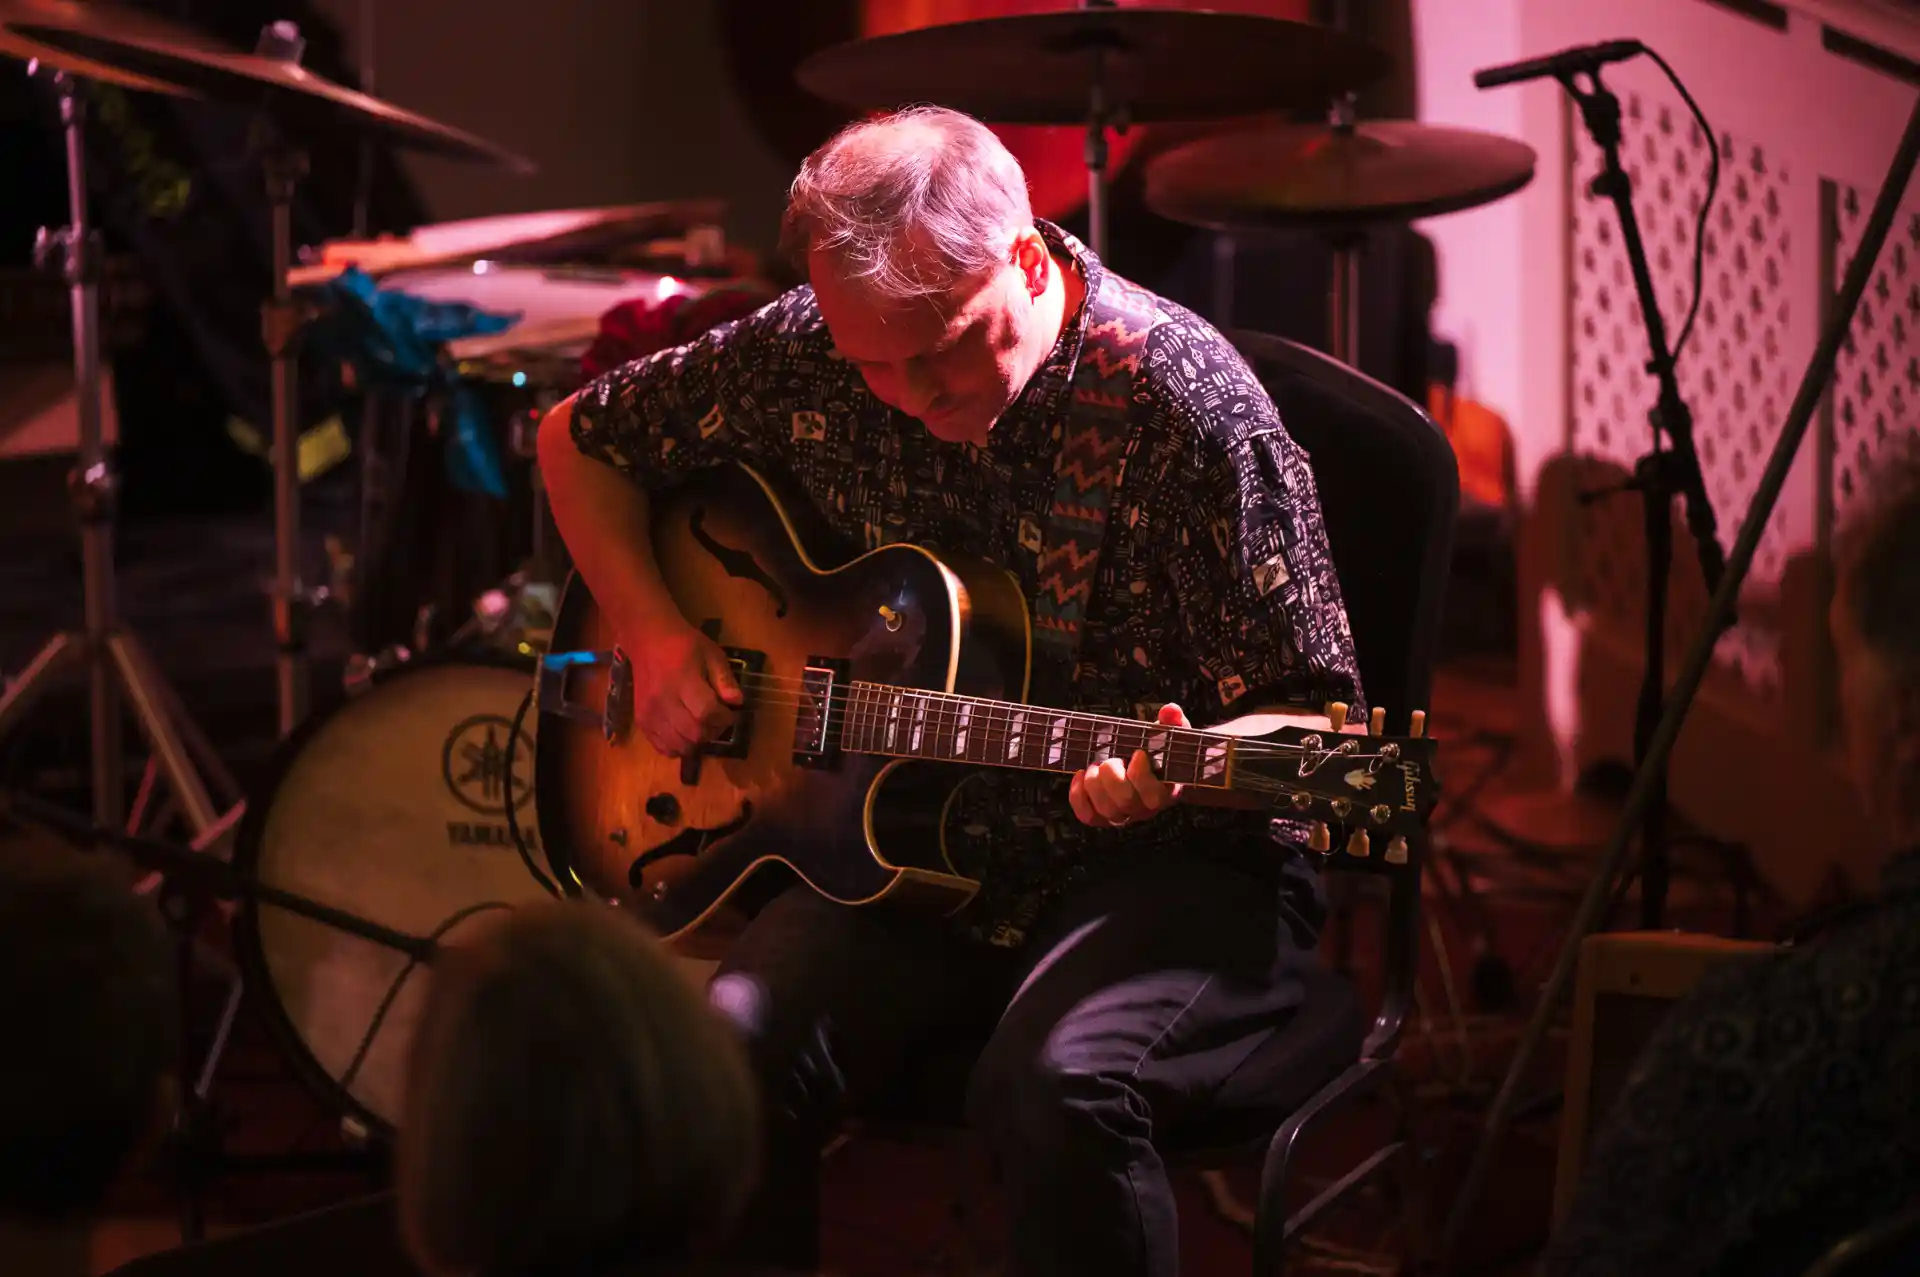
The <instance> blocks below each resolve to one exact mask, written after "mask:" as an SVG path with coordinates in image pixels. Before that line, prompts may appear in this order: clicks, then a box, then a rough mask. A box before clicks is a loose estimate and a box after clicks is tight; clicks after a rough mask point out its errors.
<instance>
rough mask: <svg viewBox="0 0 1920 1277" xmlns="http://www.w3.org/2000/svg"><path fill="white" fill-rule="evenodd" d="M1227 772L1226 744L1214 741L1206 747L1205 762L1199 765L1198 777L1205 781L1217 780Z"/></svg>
mask: <svg viewBox="0 0 1920 1277" xmlns="http://www.w3.org/2000/svg"><path fill="white" fill-rule="evenodd" d="M1226 770H1227V743H1226V742H1225V741H1215V742H1213V743H1212V744H1209V745H1208V746H1207V752H1206V758H1205V761H1204V762H1203V763H1202V764H1201V767H1200V775H1201V777H1202V778H1203V779H1205V780H1218V779H1220V777H1221V776H1223V775H1225V774H1226Z"/></svg>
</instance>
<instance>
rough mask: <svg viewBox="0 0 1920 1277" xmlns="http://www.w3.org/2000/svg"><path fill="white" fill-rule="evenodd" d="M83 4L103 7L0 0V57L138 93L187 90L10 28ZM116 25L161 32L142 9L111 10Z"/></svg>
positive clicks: (65, 14) (66, 13)
mask: <svg viewBox="0 0 1920 1277" xmlns="http://www.w3.org/2000/svg"><path fill="white" fill-rule="evenodd" d="M83 8H97V9H105V8H107V6H105V5H81V4H78V3H76V2H75V0H0V58H18V59H20V61H22V62H38V63H40V64H41V65H42V66H43V67H47V68H51V69H52V70H55V71H64V72H65V73H66V74H68V75H70V76H73V77H74V78H76V79H80V80H91V81H93V82H94V83H96V84H113V85H118V86H119V87H120V88H123V89H132V90H134V91H136V92H141V93H166V94H172V95H175V96H187V93H186V90H185V89H183V88H181V87H180V86H178V85H174V84H167V83H164V82H163V81H160V80H155V79H152V78H150V77H148V76H144V75H135V74H134V73H133V72H131V71H123V70H121V69H120V68H118V67H114V66H109V65H107V64H106V63H104V62H96V61H94V60H93V59H91V58H83V57H81V56H79V55H78V54H74V53H69V52H67V51H66V50H65V49H58V48H55V47H54V46H52V45H50V44H42V43H40V42H39V41H37V40H31V39H28V38H27V37H26V36H24V35H22V34H20V33H19V32H17V31H14V30H11V29H10V27H11V24H12V23H14V22H16V21H18V22H33V21H36V20H37V21H41V22H58V21H61V20H62V19H70V18H72V17H73V16H74V14H75V12H76V11H77V10H80V9H83ZM112 14H113V20H114V23H115V25H116V28H117V29H120V30H128V31H138V30H145V31H146V32H147V33H148V34H152V35H158V34H161V33H162V31H163V30H165V29H166V28H164V27H163V26H162V24H160V23H159V22H157V21H155V20H154V19H152V18H149V17H147V16H146V15H145V14H143V13H137V12H135V11H133V10H130V9H116V10H112Z"/></svg>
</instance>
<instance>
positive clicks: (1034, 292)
mask: <svg viewBox="0 0 1920 1277" xmlns="http://www.w3.org/2000/svg"><path fill="white" fill-rule="evenodd" d="M1013 264H1014V265H1015V266H1017V267H1019V269H1020V276H1021V278H1022V279H1023V280H1024V281H1025V282H1026V285H1027V296H1028V297H1038V296H1040V294H1041V293H1044V292H1046V291H1047V273H1048V272H1049V271H1051V270H1052V269H1053V256H1052V254H1050V253H1048V252H1047V241H1046V239H1045V238H1044V237H1042V236H1041V234H1040V232H1039V231H1038V230H1036V229H1034V228H1033V227H1031V226H1029V227H1027V229H1026V230H1024V231H1021V232H1020V234H1019V235H1018V236H1017V237H1015V239H1014V241H1013Z"/></svg>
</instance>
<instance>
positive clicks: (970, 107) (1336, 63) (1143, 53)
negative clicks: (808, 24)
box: [795, 0, 1390, 257]
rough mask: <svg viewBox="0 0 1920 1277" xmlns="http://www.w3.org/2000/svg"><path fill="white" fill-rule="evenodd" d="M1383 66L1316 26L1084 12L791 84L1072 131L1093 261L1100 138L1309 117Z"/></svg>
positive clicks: (1170, 13)
mask: <svg viewBox="0 0 1920 1277" xmlns="http://www.w3.org/2000/svg"><path fill="white" fill-rule="evenodd" d="M1389 66H1390V60H1389V59H1388V57H1387V55H1386V54H1384V53H1382V52H1381V51H1380V50H1378V49H1376V48H1374V47H1373V46H1372V45H1370V44H1368V43H1367V42H1365V41H1363V40H1360V39H1358V38H1356V37H1353V36H1350V35H1346V34H1344V33H1342V32H1339V31H1335V30H1333V29H1331V28H1328V27H1322V26H1315V25H1312V24H1308V23H1302V22H1287V21H1283V20H1281V19H1278V18H1267V17H1258V16H1255V15H1252V14H1241V13H1215V12H1209V11H1203V10H1182V9H1121V8H1117V7H1116V6H1115V4H1114V0H1082V4H1081V7H1080V8H1078V9H1071V10H1065V11H1059V12H1049V13H1034V14H1024V15H1019V16H1013V17H1004V18H987V19H979V20H976V21H971V22H953V23H947V24H943V25H939V26H931V27H921V28H919V29H917V30H913V31H903V32H899V33H896V34H893V35H886V36H878V37H874V38H870V39H864V40H851V41H847V42H845V43H842V44H838V45H834V46H832V47H831V48H827V49H823V50H821V51H820V52H818V53H816V54H814V55H812V56H811V57H809V58H808V59H806V61H804V62H802V63H801V64H800V67H799V69H798V70H797V71H796V73H795V75H796V78H797V79H798V81H799V83H800V85H801V87H802V88H804V89H806V90H807V91H808V92H810V93H813V94H814V95H816V96H818V97H821V98H825V99H826V100H827V101H830V102H833V103H836V104H838V105H841V106H849V107H855V108H859V109H863V110H876V109H878V110H884V109H888V108H892V107H896V106H900V105H903V104H905V103H909V102H938V103H941V104H943V105H945V106H949V107H952V108H954V109H956V110H960V111H965V112H967V113H968V114H970V115H973V116H975V117H976V118H978V119H981V120H985V121H988V122H990V123H994V124H1079V125H1084V126H1085V127H1086V130H1087V144H1086V152H1085V155H1086V165H1087V217H1088V232H1089V234H1088V239H1089V241H1090V244H1091V247H1092V248H1093V251H1094V253H1095V254H1096V255H1099V256H1101V257H1104V256H1105V255H1106V252H1107V232H1106V203H1107V199H1106V196H1107V181H1106V176H1107V174H1106V169H1107V130H1108V129H1109V128H1113V129H1122V130H1124V129H1125V128H1127V127H1128V126H1130V125H1133V124H1151V123H1162V122H1181V121H1195V120H1204V119H1213V118H1219V117H1226V116H1235V115H1247V114H1251V113H1254V112H1257V111H1271V110H1282V109H1286V108H1296V107H1311V106H1314V105H1316V104H1318V103H1323V102H1326V101H1327V100H1329V99H1330V98H1332V97H1333V96H1334V95H1335V94H1338V93H1342V92H1345V91H1347V90H1351V89H1356V88H1360V87H1363V86H1364V85H1367V84H1370V83H1372V82H1373V81H1374V80H1376V79H1378V78H1379V77H1381V76H1382V75H1385V74H1386V72H1387V70H1388V69H1389Z"/></svg>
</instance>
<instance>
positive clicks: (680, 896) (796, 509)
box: [535, 466, 1030, 937]
mask: <svg viewBox="0 0 1920 1277" xmlns="http://www.w3.org/2000/svg"><path fill="white" fill-rule="evenodd" d="M652 528H653V544H654V552H655V557H656V559H657V561H658V562H659V565H660V570H661V574H662V576H663V578H664V579H665V581H666V584H667V586H668V589H669V590H670V591H671V593H672V595H673V597H674V599H675V601H676V602H677V603H678V604H679V606H680V609H681V612H682V614H683V615H685V617H686V618H687V619H688V620H689V621H690V622H692V623H693V624H694V625H696V626H699V627H701V628H703V629H704V630H705V631H706V632H707V633H708V634H709V635H710V636H711V637H713V638H714V639H715V640H716V641H717V642H718V643H719V644H720V645H721V646H722V648H724V649H725V650H726V651H727V652H728V654H729V656H730V657H732V658H733V659H734V661H735V670H736V674H737V676H738V677H739V679H740V682H741V684H742V687H743V689H744V690H745V692H746V695H747V702H746V705H745V707H744V709H743V711H742V713H741V715H740V719H739V723H738V725H737V726H736V728H735V729H734V731H733V733H731V739H730V740H729V741H726V742H720V743H717V744H716V745H714V746H712V747H710V748H709V752H707V753H704V754H702V755H701V756H700V757H698V758H695V759H688V760H681V759H676V758H670V757H667V756H665V755H662V754H659V753H657V752H656V751H655V750H654V749H653V747H652V746H651V745H649V744H648V742H647V740H646V738H645V736H644V735H642V734H641V732H640V730H639V728H638V725H637V724H634V723H632V722H631V721H630V718H631V704H630V698H629V700H628V703H627V704H626V705H625V706H624V707H623V705H622V698H623V692H622V687H623V684H624V683H625V680H626V678H627V677H628V675H629V671H626V670H625V669H624V668H623V666H624V657H621V658H618V659H614V658H613V657H612V653H613V652H614V650H615V648H616V638H615V636H614V635H613V634H612V633H611V632H610V629H609V626H608V624H607V622H606V619H605V617H604V616H603V615H602V614H601V612H600V610H599V609H598V607H597V606H596V605H595V603H594V601H593V597H592V595H591V593H590V592H589V591H588V589H587V587H586V585H585V583H584V582H582V581H581V579H580V578H579V576H578V575H577V574H576V575H575V576H574V577H572V578H571V579H570V580H569V581H568V583H567V586H566V590H565V593H564V595H563V597H562V599H561V604H560V610H559V615H558V616H557V617H556V619H555V624H554V631H553V639H552V644H551V648H550V651H551V652H552V653H553V654H555V656H554V657H553V658H552V659H550V660H549V661H548V662H547V665H546V668H545V669H544V670H543V673H542V675H541V685H540V689H539V695H538V701H537V703H538V706H539V710H540V714H539V730H538V733H537V740H536V745H535V760H536V767H535V774H536V787H537V808H538V813H539V824H540V839H541V842H542V844H543V845H544V846H545V847H546V849H547V854H548V857H549V859H550V860H551V862H552V867H553V870H554V872H555V874H556V875H557V877H558V879H559V880H560V881H561V882H562V883H563V884H564V885H566V886H567V887H568V888H569V889H570V890H581V889H584V890H588V891H591V892H593V893H594V894H596V895H599V896H602V897H605V898H609V899H612V900H617V901H619V902H620V903H621V904H622V905H624V906H626V907H628V908H631V909H633V910H634V911H635V912H636V913H638V914H639V915H640V916H642V917H643V918H644V919H645V920H646V921H647V922H648V923H649V924H650V925H651V926H653V927H654V928H655V929H656V930H657V931H658V932H659V933H660V934H662V935H663V936H666V937H680V936H683V935H687V934H690V933H693V932H696V931H697V930H700V929H702V928H703V927H704V926H706V925H708V924H718V926H719V929H721V930H724V929H725V924H724V922H722V921H721V919H723V918H724V917H725V916H726V913H727V912H728V910H726V909H725V908H724V907H725V906H728V905H729V903H730V902H731V903H732V904H734V905H741V904H747V905H749V906H750V904H751V901H752V899H753V898H754V897H755V896H756V895H759V894H763V893H764V891H766V890H771V889H777V888H778V887H779V886H781V885H784V884H785V883H787V882H791V881H792V880H793V878H794V876H796V875H797V876H798V877H799V878H800V879H802V880H804V881H805V882H806V883H807V884H808V885H810V886H811V887H812V888H813V889H814V890H815V891H817V892H819V893H821V894H822V895H825V896H828V897H830V898H832V899H835V900H839V901H842V902H845V903H847V904H876V903H882V902H884V903H886V904H889V905H904V906H908V907H912V908H916V909H923V910H932V911H935V912H941V913H951V912H953V911H954V910H956V909H958V908H960V907H961V906H962V905H964V904H966V903H967V901H969V900H970V899H972V897H973V895H974V892H975V891H976V890H977V887H978V884H977V882H975V881H974V880H972V879H969V878H966V877H964V876H962V875H961V874H959V873H957V872H955V870H954V868H953V866H952V865H951V864H949V863H948V862H947V859H946V855H945V851H944V849H943V845H942V838H941V825H942V816H943V814H944V812H945V809H946V805H947V802H948V800H949V799H950V797H951V796H952V794H953V792H954V790H955V789H956V788H957V787H958V786H959V785H960V784H961V783H963V782H964V781H965V780H966V778H967V777H968V776H969V775H972V774H974V773H975V772H976V771H977V768H974V767H969V766H966V765H963V764H952V763H940V762H928V761H921V760H904V761H903V760H899V759H890V758H886V757H882V756H879V755H873V754H860V753H852V752H842V751H838V750H831V749H829V750H816V749H812V748H810V746H812V745H813V744H814V743H816V738H815V736H814V735H813V734H812V733H811V732H810V730H809V727H808V721H809V720H808V718H807V710H806V705H805V703H804V699H805V698H804V697H803V695H802V692H803V680H813V681H812V682H811V683H809V684H808V686H809V687H816V688H817V687H818V686H820V684H819V682H818V680H819V679H820V678H821V677H823V676H822V674H821V673H820V671H822V670H823V669H830V670H831V671H832V677H833V678H834V679H835V680H836V682H835V684H834V686H836V687H844V686H845V685H846V684H847V683H850V682H852V681H856V680H870V681H873V682H877V683H887V684H894V685H898V686H903V687H911V688H920V689H926V690H929V691H934V692H947V693H959V694H962V695H974V696H988V697H996V698H1004V699H1007V700H1021V699H1024V697H1025V694H1026V682H1027V674H1028V661H1029V657H1030V634H1029V631H1028V628H1027V624H1028V622H1027V611H1026V603H1025V600H1024V599H1023V598H1022V597H1021V594H1020V591H1019V587H1018V584H1017V582H1016V581H1015V580H1014V578H1013V577H1012V576H1011V575H1010V574H1008V573H1006V572H1004V571H1003V570H1000V569H997V568H993V567H991V566H990V565H987V564H984V563H975V562H970V561H966V560H963V559H960V558H956V557H948V556H936V555H934V554H932V553H930V552H928V551H926V550H923V549H920V548H918V547H914V546H908V545H896V546H887V547H883V548H881V549H878V550H875V551H872V552H870V553H867V554H864V555H858V556H851V557H850V556H848V555H846V554H844V553H842V552H840V551H839V550H838V548H837V546H836V545H835V540H834V538H833V537H832V536H831V535H830V533H828V532H827V531H826V530H825V529H824V528H823V527H821V526H820V525H819V524H818V522H817V520H815V518H814V517H813V511H812V508H811V506H810V505H808V504H807V503H806V502H805V501H804V500H783V499H782V495H781V494H779V493H778V492H777V491H776V489H775V488H774V486H773V485H772V484H771V483H770V482H769V481H768V480H767V479H765V478H764V477H763V476H761V475H759V474H757V473H755V472H753V471H751V470H748V469H746V468H744V467H739V466H725V467H720V468H717V469H714V470H709V471H704V472H702V473H701V474H699V475H696V476H695V477H694V478H693V479H692V480H691V481H690V482H689V483H687V484H686V485H685V486H684V487H682V488H681V489H679V490H677V491H675V492H672V493H668V494H663V495H662V496H661V497H659V498H658V499H656V500H655V502H654V504H653V520H652ZM569 654H571V655H569ZM810 670H811V671H813V672H812V673H811V674H810V673H809V671H810ZM743 888H745V889H746V890H743ZM736 893H738V894H736Z"/></svg>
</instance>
